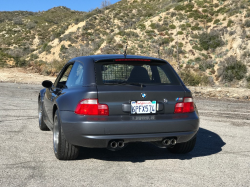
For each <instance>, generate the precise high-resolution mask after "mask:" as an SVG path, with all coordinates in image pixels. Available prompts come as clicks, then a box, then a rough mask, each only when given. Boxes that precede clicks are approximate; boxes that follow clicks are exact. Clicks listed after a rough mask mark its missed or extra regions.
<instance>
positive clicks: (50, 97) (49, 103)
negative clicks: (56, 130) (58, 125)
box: [44, 62, 74, 125]
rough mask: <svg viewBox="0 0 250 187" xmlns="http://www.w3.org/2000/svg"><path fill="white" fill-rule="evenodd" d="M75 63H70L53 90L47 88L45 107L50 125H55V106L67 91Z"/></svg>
mask: <svg viewBox="0 0 250 187" xmlns="http://www.w3.org/2000/svg"><path fill="white" fill-rule="evenodd" d="M73 65H74V62H71V63H68V64H67V65H65V67H64V68H63V69H62V71H61V72H60V74H59V76H58V77H57V79H56V81H55V83H54V84H53V85H52V87H51V88H47V89H46V92H45V97H44V107H45V111H46V115H47V118H48V121H49V123H50V124H51V125H52V124H53V105H54V103H55V99H56V98H57V97H58V96H60V94H61V93H62V92H63V90H64V89H67V85H66V83H67V80H68V77H69V74H70V72H71V70H72V68H73Z"/></svg>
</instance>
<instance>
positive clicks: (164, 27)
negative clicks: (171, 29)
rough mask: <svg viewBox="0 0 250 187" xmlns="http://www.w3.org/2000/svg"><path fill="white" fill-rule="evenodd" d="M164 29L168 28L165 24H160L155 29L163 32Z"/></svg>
mask: <svg viewBox="0 0 250 187" xmlns="http://www.w3.org/2000/svg"><path fill="white" fill-rule="evenodd" d="M166 30H168V27H167V26H165V25H162V26H161V27H159V28H158V29H157V31H158V32H163V31H166Z"/></svg>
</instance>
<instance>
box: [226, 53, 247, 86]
mask: <svg viewBox="0 0 250 187" xmlns="http://www.w3.org/2000/svg"><path fill="white" fill-rule="evenodd" d="M225 63H226V67H225V69H224V73H223V79H224V80H226V81H228V82H231V81H233V80H234V79H236V80H241V79H243V78H244V77H245V75H246V73H247V67H246V65H245V64H243V63H242V62H240V61H238V60H237V59H236V58H235V57H233V56H230V57H228V58H226V59H225Z"/></svg>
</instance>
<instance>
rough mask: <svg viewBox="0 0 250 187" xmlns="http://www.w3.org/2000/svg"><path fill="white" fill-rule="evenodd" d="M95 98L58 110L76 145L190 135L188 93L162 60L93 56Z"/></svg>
mask: <svg viewBox="0 0 250 187" xmlns="http://www.w3.org/2000/svg"><path fill="white" fill-rule="evenodd" d="M93 63H94V66H93V67H94V72H95V86H96V93H97V96H96V97H95V98H82V99H81V100H79V102H78V104H77V106H76V107H75V111H74V112H71V113H70V114H69V113H66V111H62V112H61V121H62V126H63V130H64V133H65V136H66V138H67V140H68V141H69V142H70V143H71V144H73V145H77V146H84V147H102V148H104V147H106V148H110V149H119V148H122V147H123V146H124V144H126V143H129V142H155V143H157V144H158V145H162V146H166V147H167V146H174V145H175V144H176V143H177V144H178V143H183V142H187V141H189V140H191V139H192V138H193V137H194V136H195V135H196V133H197V131H198V128H199V117H198V113H197V110H196V107H195V105H194V103H193V98H192V95H191V92H190V91H189V90H188V89H187V88H186V87H185V85H184V84H183V83H182V81H181V80H180V78H179V76H178V75H177V74H176V72H175V71H174V69H173V68H172V67H171V65H170V64H168V63H167V62H166V61H163V60H159V59H153V58H147V57H140V58H138V57H137V58H135V57H133V58H131V57H130V58H129V57H127V58H117V57H113V58H109V59H104V60H102V59H98V60H93Z"/></svg>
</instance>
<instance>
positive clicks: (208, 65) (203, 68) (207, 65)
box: [199, 60, 214, 71]
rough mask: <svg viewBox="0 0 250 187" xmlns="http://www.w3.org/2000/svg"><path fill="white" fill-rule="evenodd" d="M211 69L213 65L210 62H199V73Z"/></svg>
mask: <svg viewBox="0 0 250 187" xmlns="http://www.w3.org/2000/svg"><path fill="white" fill-rule="evenodd" d="M212 68H214V63H213V61H212V60H206V61H201V62H199V69H200V70H201V71H206V70H207V69H212Z"/></svg>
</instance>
